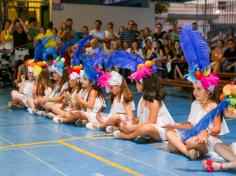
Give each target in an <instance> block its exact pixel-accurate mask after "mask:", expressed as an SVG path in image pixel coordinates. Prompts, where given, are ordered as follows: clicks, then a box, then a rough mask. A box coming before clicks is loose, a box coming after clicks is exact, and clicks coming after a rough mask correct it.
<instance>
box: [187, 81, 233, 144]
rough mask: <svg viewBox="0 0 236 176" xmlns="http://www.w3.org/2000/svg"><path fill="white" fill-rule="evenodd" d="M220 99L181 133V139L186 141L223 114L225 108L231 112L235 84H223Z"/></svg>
mask: <svg viewBox="0 0 236 176" xmlns="http://www.w3.org/2000/svg"><path fill="white" fill-rule="evenodd" d="M221 100H222V101H221V103H219V104H218V105H217V107H216V108H214V109H213V110H211V111H210V112H209V113H208V114H206V115H205V116H204V117H203V118H202V119H201V120H200V121H199V122H198V123H197V124H196V125H195V126H194V127H193V128H191V129H190V130H187V131H185V132H183V133H182V140H183V141H186V140H188V139H189V138H191V137H193V136H196V135H197V134H199V133H200V132H202V131H204V130H206V129H207V128H208V126H209V124H210V123H212V122H213V120H214V118H216V117H217V116H223V114H224V111H225V110H226V111H228V113H232V112H233V110H234V109H235V105H236V86H235V85H234V84H233V83H232V84H227V85H225V86H224V88H223V94H222V95H221Z"/></svg>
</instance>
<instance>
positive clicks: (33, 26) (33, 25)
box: [27, 17, 39, 58]
mask: <svg viewBox="0 0 236 176" xmlns="http://www.w3.org/2000/svg"><path fill="white" fill-rule="evenodd" d="M38 33H39V31H38V29H37V19H36V18H35V17H30V18H29V26H28V33H27V34H28V35H27V37H28V42H29V43H30V45H29V55H30V57H31V58H33V57H34V42H36V40H35V39H36V36H37V35H38Z"/></svg>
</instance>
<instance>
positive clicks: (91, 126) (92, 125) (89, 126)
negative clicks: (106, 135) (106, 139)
mask: <svg viewBox="0 0 236 176" xmlns="http://www.w3.org/2000/svg"><path fill="white" fill-rule="evenodd" d="M86 128H87V129H89V130H99V124H96V123H90V122H89V123H87V124H86Z"/></svg>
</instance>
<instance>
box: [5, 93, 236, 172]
mask: <svg viewBox="0 0 236 176" xmlns="http://www.w3.org/2000/svg"><path fill="white" fill-rule="evenodd" d="M9 92H10V89H0V168H1V169H0V175H1V176H13V175H16V176H53V175H58V176H59V175H63V176H65V175H71V176H75V175H86V176H87V175H91V176H103V175H104V176H108V175H109V176H114V175H115V176H121V175H122V176H126V175H148V176H152V175H155V176H159V175H160V176H163V175H165V176H169V175H170V176H171V175H181V176H183V175H190V174H191V175H197V176H200V175H201V176H203V175H210V174H209V173H206V172H204V171H203V170H202V166H201V162H200V161H190V160H189V159H188V158H186V157H183V156H180V155H177V154H171V153H168V152H166V151H165V150H164V149H163V145H164V143H155V144H145V145H144V144H136V143H134V142H131V141H123V140H117V139H114V138H112V136H111V135H109V134H106V133H105V132H101V131H89V130H86V129H85V128H79V127H76V126H74V125H65V124H55V123H53V122H52V120H50V119H46V118H42V117H39V116H37V115H30V114H29V113H28V112H26V111H25V110H14V111H13V110H10V109H8V108H7V106H6V104H7V102H8V101H9ZM168 92H169V95H170V93H171V94H172V95H173V94H178V93H179V91H178V90H177V89H168ZM134 95H135V100H136V103H137V101H138V99H139V97H140V96H139V95H138V94H137V93H135V92H134ZM165 102H166V105H167V107H168V109H169V110H170V112H171V114H172V115H173V118H174V119H175V121H177V122H180V121H185V120H186V118H187V115H188V113H189V108H190V103H191V101H190V100H188V99H187V98H180V97H178V96H174V95H173V96H167V97H166V100H165ZM227 123H228V125H229V127H230V130H231V133H230V134H229V135H227V136H225V137H224V138H223V140H224V141H225V142H231V141H233V140H235V136H234V135H235V132H236V128H235V127H236V121H233V120H227ZM235 174H236V172H227V173H226V172H224V173H220V172H218V173H211V175H215V176H218V175H225V176H228V175H235Z"/></svg>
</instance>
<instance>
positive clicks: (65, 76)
mask: <svg viewBox="0 0 236 176" xmlns="http://www.w3.org/2000/svg"><path fill="white" fill-rule="evenodd" d="M68 80H69V74H68V69H67V68H66V67H65V68H64V69H63V72H62V78H61V81H60V82H59V89H58V90H59V91H61V89H62V87H63V85H64V84H65V83H66V82H68Z"/></svg>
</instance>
